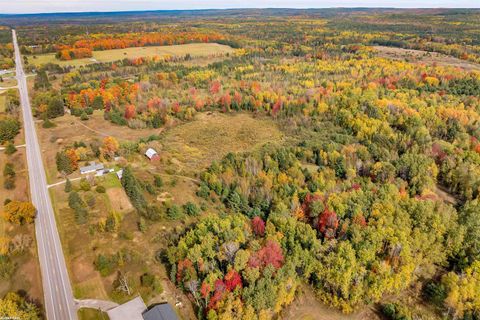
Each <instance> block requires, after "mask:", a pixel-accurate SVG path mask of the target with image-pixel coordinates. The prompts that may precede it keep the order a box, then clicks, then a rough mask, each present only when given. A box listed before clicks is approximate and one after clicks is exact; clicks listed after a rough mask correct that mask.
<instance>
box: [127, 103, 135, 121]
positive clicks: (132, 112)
mask: <svg viewBox="0 0 480 320" xmlns="http://www.w3.org/2000/svg"><path fill="white" fill-rule="evenodd" d="M135 110H136V108H135V105H133V104H129V105H128V106H127V107H126V108H125V119H127V120H129V119H132V118H133V117H135Z"/></svg>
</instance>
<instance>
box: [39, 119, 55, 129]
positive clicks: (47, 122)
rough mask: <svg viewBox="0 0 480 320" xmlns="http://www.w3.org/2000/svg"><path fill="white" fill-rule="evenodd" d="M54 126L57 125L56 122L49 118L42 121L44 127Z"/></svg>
mask: <svg viewBox="0 0 480 320" xmlns="http://www.w3.org/2000/svg"><path fill="white" fill-rule="evenodd" d="M53 127H56V124H55V123H53V122H52V121H50V120H49V119H45V120H44V121H43V123H42V128H44V129H49V128H53Z"/></svg>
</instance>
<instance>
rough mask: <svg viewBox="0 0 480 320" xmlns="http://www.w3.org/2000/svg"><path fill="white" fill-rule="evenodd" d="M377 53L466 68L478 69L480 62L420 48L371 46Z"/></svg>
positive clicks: (397, 58) (402, 58)
mask: <svg viewBox="0 0 480 320" xmlns="http://www.w3.org/2000/svg"><path fill="white" fill-rule="evenodd" d="M373 48H374V49H375V50H376V52H378V55H379V56H380V57H383V58H389V59H394V60H408V61H410V62H415V63H425V64H428V65H432V64H435V65H439V66H452V67H458V68H463V69H466V70H475V71H480V64H477V63H471V62H468V61H465V60H461V59H458V58H455V57H452V56H448V55H445V54H441V53H437V52H428V51H422V50H413V49H403V48H394V47H385V46H375V47H373Z"/></svg>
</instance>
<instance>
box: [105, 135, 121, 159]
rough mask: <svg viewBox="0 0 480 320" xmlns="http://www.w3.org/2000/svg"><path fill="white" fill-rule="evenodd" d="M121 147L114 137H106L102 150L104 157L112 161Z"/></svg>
mask: <svg viewBox="0 0 480 320" xmlns="http://www.w3.org/2000/svg"><path fill="white" fill-rule="evenodd" d="M119 146H120V144H119V143H118V141H117V139H115V138H114V137H110V136H109V137H105V138H104V139H103V145H102V148H101V151H102V155H103V156H104V157H108V158H110V159H111V158H113V157H114V156H115V153H116V152H117V151H118V148H119Z"/></svg>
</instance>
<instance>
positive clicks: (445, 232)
mask: <svg viewBox="0 0 480 320" xmlns="http://www.w3.org/2000/svg"><path fill="white" fill-rule="evenodd" d="M159 15H160V16H162V15H161V14H160V13H159ZM127 17H129V18H127ZM162 17H163V18H159V17H158V16H156V15H155V14H154V13H149V14H148V18H146V19H144V20H142V21H140V20H135V19H134V17H130V16H129V15H128V14H125V16H123V18H122V19H126V20H128V19H132V20H131V21H130V20H128V21H130V22H129V23H128V24H125V23H123V24H121V23H117V22H112V21H111V20H108V17H107V18H105V17H104V18H102V19H107V20H105V21H103V20H102V19H99V20H98V21H97V22H96V23H93V22H89V21H90V20H89V19H92V18H91V17H88V16H85V17H83V19H80V18H79V21H78V22H77V23H67V21H66V20H65V21H62V20H61V19H62V18H61V17H59V18H58V19H59V21H58V22H57V23H64V24H65V29H64V30H66V31H67V32H63V33H58V32H55V31H54V30H55V26H51V25H48V24H45V23H43V22H42V20H41V19H39V20H38V22H37V23H36V24H31V25H28V24H26V23H25V22H24V21H23V20H22V19H23V18H21V17H19V18H18V19H19V21H18V22H16V23H18V25H19V26H18V33H19V41H20V44H21V48H22V54H24V57H25V60H24V61H25V65H26V67H27V69H28V70H29V71H30V72H35V73H36V75H35V77H33V78H32V80H31V83H30V84H31V86H32V88H33V94H31V100H32V108H33V112H34V114H35V116H36V117H37V118H38V120H39V122H40V127H41V128H39V130H45V131H44V132H46V133H47V134H48V133H49V132H54V131H55V130H56V131H55V132H56V133H55V134H56V135H58V128H60V127H61V126H62V125H65V124H64V122H63V121H64V119H68V122H69V123H70V124H73V123H77V122H78V123H80V124H81V125H82V126H84V127H86V128H90V127H89V126H92V125H93V123H97V122H99V123H100V125H99V126H98V127H96V128H97V129H92V128H90V131H92V132H94V131H95V130H103V129H98V128H114V129H111V130H115V131H114V132H124V134H123V135H117V136H116V137H114V136H113V134H112V135H108V136H107V135H103V136H101V137H100V136H98V137H96V138H95V139H90V140H88V141H87V140H85V142H84V141H83V140H81V139H78V140H77V139H76V138H75V140H74V141H73V139H71V140H68V139H67V138H65V141H62V142H61V143H57V142H58V140H55V139H53V138H50V140H52V141H51V146H54V148H55V149H54V150H52V152H53V155H52V156H51V157H50V158H48V160H47V162H48V161H50V165H51V166H52V169H51V172H52V174H51V175H52V176H54V175H55V174H57V177H60V176H61V177H67V180H66V181H67V183H66V184H65V186H64V187H63V186H61V187H60V189H59V190H60V191H58V192H57V191H55V192H57V193H56V196H55V201H58V202H59V203H60V202H62V201H63V205H59V208H63V209H61V210H63V211H61V212H62V214H63V213H66V214H67V213H68V214H70V217H71V220H66V221H70V223H72V225H73V226H75V229H74V230H76V231H75V232H79V234H80V232H84V234H83V235H85V237H87V236H88V237H91V239H92V241H93V239H102V240H105V241H106V242H108V241H110V240H111V239H113V240H111V241H120V242H119V243H121V249H119V250H117V251H116V252H112V251H111V250H110V251H109V250H108V248H107V246H105V247H102V246H101V244H99V243H100V242H95V247H94V248H95V249H94V250H93V251H92V252H90V253H89V254H91V256H92V257H93V258H92V261H91V266H92V267H93V268H95V271H96V272H98V273H99V275H100V276H101V279H102V283H106V282H107V281H110V280H111V276H112V275H115V274H118V276H117V277H115V276H114V278H115V279H114V281H113V282H114V283H113V284H112V281H110V282H109V283H108V286H106V288H109V289H108V290H110V291H111V292H110V291H109V293H108V294H109V297H111V298H112V299H113V300H118V301H124V300H125V299H126V298H127V297H128V294H126V293H125V292H122V291H121V290H117V289H115V288H117V287H118V282H119V279H120V278H121V276H122V275H125V274H130V275H131V277H132V280H131V283H132V287H134V288H136V290H137V291H138V292H140V293H141V294H142V296H144V297H148V298H152V297H155V296H156V295H157V294H159V293H160V292H161V291H162V290H163V289H161V287H162V286H163V287H166V284H167V283H168V284H172V285H173V286H175V287H176V288H177V290H178V291H179V292H181V293H182V294H184V295H185V296H186V297H187V299H188V301H189V303H190V305H191V310H192V311H191V313H190V314H188V316H189V317H193V318H195V317H196V318H198V319H209V320H213V319H262V320H263V319H281V318H283V317H284V315H285V312H286V311H287V310H289V308H290V307H291V306H292V305H294V304H295V303H296V301H298V298H299V296H301V294H302V292H304V291H305V290H306V289H305V288H308V290H311V291H313V293H314V295H315V298H316V299H317V302H318V303H321V304H324V305H327V306H330V307H333V308H334V309H335V310H339V311H341V312H342V313H344V314H346V316H345V317H348V316H349V315H352V316H353V315H356V314H358V313H359V312H362V311H363V310H370V309H373V310H374V311H375V315H374V316H375V317H377V318H375V319H380V317H383V318H386V319H464V320H473V319H480V11H479V10H473V9H472V10H446V9H445V10H444V9H442V10H440V9H438V10H433V9H432V10H393V9H392V10H388V9H382V10H373V9H372V10H366V9H358V10H353V9H352V10H347V9H343V11H342V10H311V11H302V10H300V11H295V10H292V11H291V12H289V11H288V10H286V11H283V10H274V9H272V10H265V11H264V12H263V15H262V14H259V13H258V12H255V11H253V12H250V11H248V10H246V11H245V12H243V11H242V12H241V13H240V12H237V13H235V11H234V10H233V11H229V10H227V11H226V12H223V13H222V12H211V13H203V12H199V13H198V14H197V15H196V14H195V13H191V14H186V13H185V15H180V16H179V17H174V16H169V15H166V14H165V16H162ZM2 21H3V23H4V24H5V25H11V24H14V23H15V21H13V20H9V19H7V18H2V17H0V23H1V22H2ZM87 29H88V30H87ZM0 32H2V30H0ZM191 43H216V44H221V45H226V46H229V47H230V48H231V51H229V52H226V53H218V52H217V53H209V52H206V53H205V55H204V56H202V57H194V56H192V55H191V54H189V53H188V52H186V53H185V55H183V56H178V55H177V56H173V55H163V56H160V55H154V56H145V57H135V58H131V57H129V56H128V55H127V54H126V53H125V54H124V56H123V57H122V58H120V59H118V60H116V61H111V62H98V61H97V62H95V61H92V63H85V64H83V63H82V64H81V65H74V64H73V63H74V62H75V61H76V60H78V59H82V58H92V54H93V53H94V52H96V51H108V50H114V49H125V48H132V47H135V48H137V47H138V48H139V50H141V48H143V47H154V46H166V45H184V44H191ZM385 47H388V48H392V47H393V48H396V49H398V51H395V52H398V54H397V55H398V56H397V57H395V59H393V58H389V57H385V56H382V50H383V49H384V48H385ZM205 50H207V49H205ZM414 53H415V54H414ZM47 54H52V55H53V54H55V58H54V59H52V60H51V62H49V63H46V64H43V65H41V66H40V67H39V66H37V65H34V64H33V61H35V58H36V57H37V56H38V57H40V56H42V55H47ZM11 55H12V51H11V45H10V44H9V43H8V42H7V41H4V43H3V44H0V63H2V64H4V65H5V66H7V67H8V66H9V63H11V62H10V60H11ZM435 59H436V60H435ZM438 61H440V63H439V62H438ZM451 61H454V62H455V65H451V64H450V62H451ZM65 62H67V63H66V64H65ZM68 63H72V64H71V65H70V64H68ZM15 98H16V97H15V96H14V95H13V94H10V96H9V99H11V100H12V101H14V100H15ZM12 104H18V102H17V101H14V102H12ZM217 114H221V115H226V116H230V117H235V116H236V115H248V117H251V118H253V119H257V120H258V121H260V120H262V121H263V120H264V121H271V122H272V123H274V125H275V127H276V128H278V130H279V132H280V133H281V134H279V135H274V134H273V133H272V134H271V138H270V139H269V140H270V141H267V142H266V143H262V144H261V145H260V146H256V147H255V148H253V147H252V148H245V150H242V151H240V152H238V151H237V152H225V153H224V154H219V152H220V151H218V150H217V149H216V148H212V149H211V150H208V151H209V153H211V154H214V155H215V157H212V159H210V158H209V159H210V160H211V161H210V160H209V162H208V165H206V166H202V165H200V164H198V163H197V162H193V160H192V162H191V163H193V165H190V162H187V163H188V164H189V165H188V169H185V168H182V169H178V168H179V167H180V165H179V164H178V163H179V162H181V161H182V158H181V157H180V156H178V155H176V158H175V159H172V158H173V157H171V155H169V154H168V150H169V149H168V146H166V145H165V144H166V141H169V140H168V139H169V133H170V132H172V131H173V130H175V129H177V128H181V127H182V126H186V125H188V124H195V123H197V122H198V121H199V119H203V118H202V117H205V116H209V115H217ZM0 125H1V126H0V140H1V141H4V142H5V143H7V142H8V141H11V140H12V139H13V138H14V137H15V135H16V134H17V133H18V131H19V130H20V125H19V123H18V121H17V120H16V118H15V117H14V116H8V117H3V118H0ZM6 126H9V128H10V127H15V129H16V130H13V131H15V134H14V135H13V136H9V135H7V134H6V132H7V131H8V132H9V133H11V132H13V131H12V130H10V129H8V130H7V129H5V130H3V131H2V127H5V128H6ZM243 129H244V131H245V132H242V133H243V134H245V135H247V139H248V137H249V136H248V134H251V135H252V136H255V134H256V132H255V130H256V129H254V128H253V127H252V128H249V127H245V128H243ZM49 130H50V131H49ZM105 130H106V129H105ZM4 131H5V133H3V132H4ZM226 131H228V128H227V129H226ZM112 132H113V131H112ZM97 133H98V132H97ZM190 134H191V135H193V136H196V137H195V138H196V139H199V140H202V139H205V140H206V139H210V136H208V137H207V136H201V133H200V132H190ZM219 135H221V133H218V134H213V139H214V140H213V141H214V143H215V141H217V140H215V139H219V137H218V136H219ZM51 136H52V137H56V136H55V135H54V134H51ZM280 136H281V138H279V137H280ZM185 139H186V140H188V139H190V140H193V138H192V137H191V136H189V137H188V139H187V138H185ZM47 140H48V139H45V141H47ZM55 141H57V142H55ZM147 148H157V150H159V151H160V152H159V153H160V159H161V160H160V162H159V163H158V164H156V163H154V162H150V161H148V159H146V158H145V156H144V153H145V151H146V149H147ZM188 150H189V149H187V148H185V149H182V152H181V153H183V156H184V157H185V158H187V160H188V159H189V156H191V157H194V156H193V155H190V154H189V152H188ZM190 150H191V149H190ZM222 150H223V149H222ZM192 153H193V151H192ZM169 156H170V158H169ZM117 158H121V159H122V160H116V159H117ZM93 161H97V162H101V163H104V164H106V165H109V164H110V165H112V166H113V165H114V166H115V168H116V169H122V173H123V176H122V177H121V179H120V181H119V182H117V183H116V184H114V183H112V182H111V181H109V180H107V179H106V180H101V179H97V178H95V179H97V180H95V181H93V180H92V179H86V178H82V179H81V177H80V176H77V175H76V171H77V170H78V168H79V167H80V166H82V165H84V164H87V163H91V162H93ZM152 163H153V164H152ZM5 170H7V169H5ZM54 173H55V174H54ZM179 176H180V177H187V178H188V179H190V180H191V181H193V183H192V184H191V185H189V186H190V187H189V188H188V190H187V189H185V188H184V189H181V188H178V186H176V185H175V184H176V183H178V177H179ZM69 178H72V182H71V181H70V180H68V179H69ZM75 179H76V180H79V182H73V181H74V180H75ZM113 185H114V186H115V188H121V189H123V191H124V193H125V194H126V197H128V199H129V202H130V204H131V206H132V212H133V214H132V213H131V212H130V213H128V214H126V213H124V214H120V213H119V212H116V211H111V210H109V209H105V208H103V207H101V208H102V209H100V210H98V208H99V207H98V203H99V201H100V200H99V199H103V198H104V194H105V192H107V193H108V191H109V190H108V189H109V188H112V186H113ZM182 186H183V185H182ZM166 193H171V195H172V199H167V200H165V198H166V196H165V194H166ZM186 195H188V197H187V196H186ZM158 199H161V200H158ZM184 199H186V200H184ZM102 201H103V200H102ZM7 205H8V204H7ZM10 206H12V205H10ZM107 207H108V206H107ZM7 209H8V208H7ZM102 210H103V211H102ZM98 211H101V213H104V215H103V216H102V218H100V219H98V220H96V217H97V216H98ZM132 221H133V223H131V222H132ZM66 224H68V223H66ZM163 225H166V226H168V228H167V229H166V230H167V231H165V230H163V229H162V230H163V231H161V229H160V227H161V226H163ZM86 227H87V228H86ZM82 229H84V230H83V231H82ZM87 229H88V231H87ZM149 230H151V231H149ZM153 230H155V231H153ZM112 234H118V237H111V235H112ZM137 237H138V238H137ZM89 239H90V238H89ZM109 239H110V240H109ZM132 239H135V240H138V239H141V240H138V241H132ZM62 240H63V239H62ZM139 241H140V242H139ZM141 241H145V242H141ZM135 242H136V243H137V244H135ZM138 243H141V244H142V245H143V246H145V247H147V246H148V247H149V250H150V249H151V250H152V251H153V252H150V251H146V252H148V254H146V256H148V257H149V259H150V260H149V261H153V262H154V263H155V266H154V267H151V266H149V265H148V264H147V263H146V262H145V261H142V259H141V257H139V256H141V255H142V253H143V252H141V251H140V250H142V249H141V248H139V247H138ZM152 247H153V248H152ZM135 250H139V251H135ZM89 257H90V256H89ZM145 259H146V258H145ZM129 265H133V266H135V267H134V268H135V269H128V268H130V267H129ZM132 268H133V267H132ZM127 270H128V272H127ZM139 270H141V271H139ZM144 270H148V271H144ZM159 270H160V271H159ZM133 278H135V279H136V280H133ZM162 281H164V282H162ZM160 282H161V283H162V285H160ZM108 290H107V291H108ZM409 295H410V296H411V297H414V298H412V299H410V300H409V299H406V298H405V296H409ZM185 312H186V313H188V312H187V311H185ZM0 314H1V311H0ZM183 315H185V314H183ZM372 317H373V316H372ZM345 319H347V318H345Z"/></svg>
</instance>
